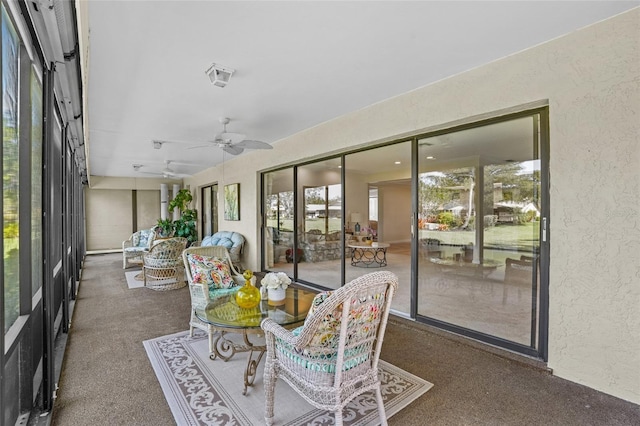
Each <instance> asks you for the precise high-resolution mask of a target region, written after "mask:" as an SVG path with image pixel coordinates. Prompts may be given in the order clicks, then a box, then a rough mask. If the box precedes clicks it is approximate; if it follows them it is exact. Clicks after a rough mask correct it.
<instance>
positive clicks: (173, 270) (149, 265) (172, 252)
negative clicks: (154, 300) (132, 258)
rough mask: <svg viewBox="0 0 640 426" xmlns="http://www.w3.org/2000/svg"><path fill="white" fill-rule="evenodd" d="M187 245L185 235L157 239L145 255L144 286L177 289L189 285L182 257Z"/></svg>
mask: <svg viewBox="0 0 640 426" xmlns="http://www.w3.org/2000/svg"><path fill="white" fill-rule="evenodd" d="M185 247H187V239H186V238H183V237H176V238H168V239H166V240H160V241H157V240H156V242H155V243H154V244H153V245H152V246H151V248H150V249H149V252H148V253H146V254H145V255H144V257H143V264H142V275H143V278H144V286H145V287H148V288H150V289H153V290H175V289H178V288H182V287H184V286H185V285H187V283H186V281H185V280H184V266H183V263H182V257H181V255H182V250H184V249H185Z"/></svg>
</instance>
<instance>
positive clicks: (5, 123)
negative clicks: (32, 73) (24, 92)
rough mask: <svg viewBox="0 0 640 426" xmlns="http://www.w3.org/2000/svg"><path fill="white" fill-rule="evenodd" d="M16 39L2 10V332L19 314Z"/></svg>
mask: <svg viewBox="0 0 640 426" xmlns="http://www.w3.org/2000/svg"><path fill="white" fill-rule="evenodd" d="M18 55H19V40H18V35H17V33H16V30H15V28H14V27H13V24H12V23H11V21H10V20H9V16H8V15H7V12H6V11H5V9H4V6H3V8H2V203H3V209H2V211H3V215H2V221H3V222H2V231H3V240H2V241H3V265H4V277H3V278H4V321H5V323H4V331H5V333H6V332H7V330H8V329H9V328H10V327H11V325H12V324H13V323H14V322H15V321H16V319H17V318H18V315H19V314H20V276H19V271H20V269H19V257H20V256H19V250H20V247H19V236H20V235H19V218H20V212H19V189H20V181H19V171H20V166H19V155H18V154H19V145H18V89H19V83H20V82H19V78H18V75H19V74H18V62H19V56H18Z"/></svg>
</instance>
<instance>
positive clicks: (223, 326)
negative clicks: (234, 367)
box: [195, 286, 315, 395]
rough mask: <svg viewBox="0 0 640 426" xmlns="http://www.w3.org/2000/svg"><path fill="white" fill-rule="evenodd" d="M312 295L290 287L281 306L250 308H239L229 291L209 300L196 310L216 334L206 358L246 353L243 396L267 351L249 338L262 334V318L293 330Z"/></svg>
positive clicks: (223, 358) (301, 318)
mask: <svg viewBox="0 0 640 426" xmlns="http://www.w3.org/2000/svg"><path fill="white" fill-rule="evenodd" d="M238 288H240V287H238ZM314 296H315V293H313V292H311V291H307V290H303V289H301V288H298V287H295V286H289V288H287V294H286V298H285V300H284V303H282V304H280V305H278V306H271V305H270V304H269V303H268V302H267V300H266V299H265V300H262V301H260V304H259V305H258V306H256V307H254V308H250V309H246V308H241V307H240V306H238V304H237V303H236V299H235V292H228V293H226V294H222V295H220V296H217V297H215V298H213V299H211V301H210V302H209V304H207V305H206V306H205V307H204V308H197V309H196V310H195V313H196V316H197V317H198V318H200V319H201V320H202V321H204V322H206V323H207V324H211V325H212V326H213V328H215V329H216V330H217V331H218V332H219V333H218V335H217V337H216V338H215V339H214V352H213V353H212V354H211V355H209V358H211V359H212V360H215V359H216V358H220V359H222V360H223V361H228V360H230V359H231V358H232V357H233V356H234V355H235V354H236V353H237V352H249V358H248V360H247V366H246V368H245V371H244V391H243V392H242V394H243V395H246V394H247V388H248V387H249V386H252V385H253V381H254V380H255V377H256V373H257V370H258V365H259V364H260V361H261V360H262V356H263V355H264V353H265V352H266V350H267V347H266V346H265V345H256V344H254V343H253V342H251V340H250V338H249V336H250V335H260V334H262V329H261V328H260V323H261V322H262V320H263V319H265V318H271V319H272V320H274V321H275V322H276V323H278V324H280V325H281V326H283V327H285V328H294V327H295V326H297V325H300V324H302V322H304V320H305V318H306V317H307V313H308V312H309V308H310V306H311V301H312V300H313V297H314ZM230 333H234V334H239V335H241V336H242V342H237V341H234V340H231V339H229V338H228V334H230Z"/></svg>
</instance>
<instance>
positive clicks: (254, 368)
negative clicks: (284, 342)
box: [209, 329, 267, 395]
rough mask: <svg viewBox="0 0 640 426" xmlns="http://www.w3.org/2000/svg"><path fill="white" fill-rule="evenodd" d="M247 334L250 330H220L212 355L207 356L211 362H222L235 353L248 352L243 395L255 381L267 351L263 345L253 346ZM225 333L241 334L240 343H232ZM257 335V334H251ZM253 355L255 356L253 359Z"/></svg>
mask: <svg viewBox="0 0 640 426" xmlns="http://www.w3.org/2000/svg"><path fill="white" fill-rule="evenodd" d="M248 332H250V330H247V329H244V330H237V329H220V334H219V335H218V337H216V338H215V340H214V345H213V353H212V354H211V355H209V358H210V359H211V360H215V359H216V358H220V359H221V360H223V361H225V362H226V361H229V360H230V359H231V358H233V356H234V355H235V354H236V353H237V352H249V358H248V359H247V366H246V368H245V370H244V390H243V391H242V394H243V395H246V394H247V388H248V387H249V386H253V382H254V381H255V379H256V374H257V372H258V365H260V361H261V360H262V356H263V355H264V353H265V352H266V351H267V347H266V346H265V345H255V344H253V343H252V342H251V341H250V340H249V336H248ZM227 333H235V334H237V333H240V334H242V339H243V342H242V343H238V342H234V341H233V340H230V339H227V337H226V334H227ZM253 334H258V333H253ZM254 354H256V356H255V357H254Z"/></svg>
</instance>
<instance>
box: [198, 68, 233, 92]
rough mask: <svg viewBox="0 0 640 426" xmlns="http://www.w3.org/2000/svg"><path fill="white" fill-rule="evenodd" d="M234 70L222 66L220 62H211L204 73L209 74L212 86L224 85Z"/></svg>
mask: <svg viewBox="0 0 640 426" xmlns="http://www.w3.org/2000/svg"><path fill="white" fill-rule="evenodd" d="M235 71H236V70H234V69H233V68H227V67H223V66H222V65H220V64H211V66H210V67H209V68H208V69H207V70H206V71H205V74H207V75H208V76H209V80H211V82H212V83H213V85H214V86H218V87H225V86H226V85H227V83H229V80H230V79H231V76H232V75H233V73H234V72H235Z"/></svg>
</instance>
